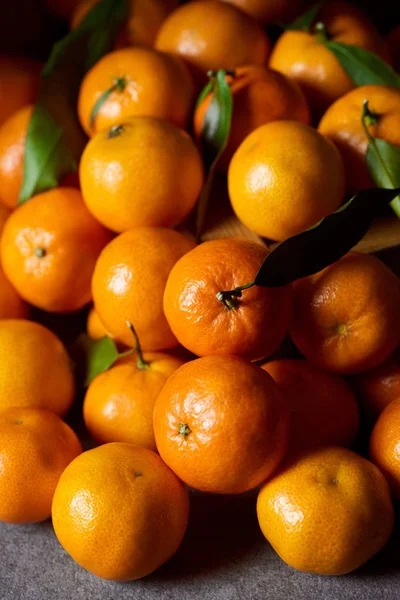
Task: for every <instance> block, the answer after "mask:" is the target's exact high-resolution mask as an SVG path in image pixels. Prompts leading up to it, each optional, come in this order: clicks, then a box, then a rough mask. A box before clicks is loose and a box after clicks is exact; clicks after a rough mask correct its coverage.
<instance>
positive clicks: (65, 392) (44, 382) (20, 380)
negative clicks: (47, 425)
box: [0, 319, 75, 417]
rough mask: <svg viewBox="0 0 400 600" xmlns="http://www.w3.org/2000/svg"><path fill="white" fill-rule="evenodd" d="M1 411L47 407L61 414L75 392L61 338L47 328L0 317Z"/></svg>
mask: <svg viewBox="0 0 400 600" xmlns="http://www.w3.org/2000/svg"><path fill="white" fill-rule="evenodd" d="M0 365H1V367H2V368H1V372H0V410H2V409H5V408H9V407H10V406H16V407H21V408H22V407H30V408H45V409H48V410H51V411H53V412H55V413H57V414H58V415H60V416H61V417H63V416H64V415H66V413H67V412H68V410H69V409H70V407H71V405H72V402H73V400H74V395H75V381H74V376H73V372H72V366H71V362H70V359H69V356H68V354H67V351H66V350H65V348H64V346H63V344H62V343H61V341H60V340H59V339H58V338H57V337H56V336H55V335H54V333H52V332H51V331H50V330H49V329H47V328H46V327H43V325H39V324H38V323H33V322H32V321H24V320H22V319H2V320H0Z"/></svg>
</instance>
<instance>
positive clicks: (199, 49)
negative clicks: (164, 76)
mask: <svg viewBox="0 0 400 600" xmlns="http://www.w3.org/2000/svg"><path fill="white" fill-rule="evenodd" d="M155 47H156V48H158V49H159V50H163V51H164V52H170V53H172V54H178V55H179V56H181V57H182V58H184V59H185V60H186V61H187V62H188V64H189V65H191V67H192V70H193V72H194V73H195V74H196V75H197V77H198V78H201V75H200V74H201V73H203V77H204V74H205V73H206V72H207V71H208V70H210V69H212V70H218V69H234V68H236V67H240V66H241V65H263V64H265V62H266V60H267V58H268V55H269V50H270V41H269V38H268V36H267V34H266V33H265V32H264V31H263V29H262V27H261V25H260V24H259V23H257V21H256V20H255V19H253V18H252V17H250V16H249V15H246V14H245V13H244V12H242V11H241V10H239V9H238V8H236V7H235V6H232V5H231V4H225V3H224V2H213V1H209V0H200V1H198V2H189V3H188V4H184V5H183V6H180V7H179V8H177V9H176V10H175V11H174V12H173V13H171V14H170V15H169V17H167V18H166V20H165V21H164V23H163V24H162V26H161V28H160V31H159V32H158V35H157V39H156V42H155Z"/></svg>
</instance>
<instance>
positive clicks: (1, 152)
mask: <svg viewBox="0 0 400 600" xmlns="http://www.w3.org/2000/svg"><path fill="white" fill-rule="evenodd" d="M32 111H33V107H32V106H24V108H21V109H20V110H19V111H18V112H16V113H15V114H13V115H12V116H11V117H10V118H9V119H8V120H7V121H6V122H5V123H4V124H3V125H2V127H1V128H0V202H2V203H3V204H4V205H5V206H7V207H8V208H10V209H14V208H15V207H16V206H17V204H18V198H19V193H20V191H21V185H22V180H23V175H24V154H25V140H26V134H27V131H28V125H29V121H30V119H31V115H32Z"/></svg>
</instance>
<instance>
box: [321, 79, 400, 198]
mask: <svg viewBox="0 0 400 600" xmlns="http://www.w3.org/2000/svg"><path fill="white" fill-rule="evenodd" d="M365 100H367V101H368V108H369V111H370V112H371V117H369V124H367V128H368V130H369V132H370V134H371V135H372V137H374V138H380V139H382V140H385V141H386V142H389V143H390V144H393V145H394V146H397V147H400V133H399V127H400V89H396V88H392V87H389V86H386V85H364V86H361V87H358V88H356V89H354V90H351V91H350V92H348V93H347V94H345V95H344V96H342V97H341V98H339V99H338V100H336V102H334V103H333V104H332V105H331V106H330V107H329V108H328V110H327V111H326V113H325V114H324V116H323V117H322V119H321V121H320V123H319V126H318V131H319V132H320V133H322V134H323V135H325V136H326V137H328V138H329V139H331V140H332V141H333V142H334V143H335V145H336V147H337V148H338V149H339V152H340V154H341V155H342V158H343V163H344V166H345V171H346V180H347V189H348V192H349V193H351V194H355V193H356V192H358V191H359V190H362V189H365V188H368V187H373V186H374V183H373V181H372V179H371V177H370V176H369V174H368V169H367V163H366V160H365V155H366V153H367V148H368V138H367V135H366V134H365V132H364V129H363V125H362V122H361V115H362V113H363V104H364V101H365ZM371 119H372V120H371Z"/></svg>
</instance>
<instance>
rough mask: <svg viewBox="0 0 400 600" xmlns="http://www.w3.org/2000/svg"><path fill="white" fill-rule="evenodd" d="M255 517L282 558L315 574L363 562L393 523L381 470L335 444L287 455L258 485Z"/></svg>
mask: <svg viewBox="0 0 400 600" xmlns="http://www.w3.org/2000/svg"><path fill="white" fill-rule="evenodd" d="M257 516H258V522H259V524H260V527H261V531H262V532H263V534H264V535H265V537H266V538H267V540H268V541H269V543H270V544H271V546H272V547H273V548H274V550H275V551H276V552H277V553H278V554H279V556H280V557H281V558H282V560H284V561H285V562H286V563H287V564H288V565H290V566H291V567H293V568H294V569H298V570H299V571H306V572H307V573H315V574H320V575H344V574H346V573H349V572H351V571H354V570H355V569H357V568H358V567H360V566H361V565H363V564H364V563H365V562H367V560H369V559H370V558H371V557H372V556H373V555H374V554H376V553H377V552H379V550H380V549H381V548H383V546H384V545H385V544H386V542H387V541H388V539H389V537H390V534H391V531H392V528H393V523H394V512H393V506H392V503H391V498H390V490H389V486H388V484H387V482H386V480H385V478H384V477H383V475H382V473H380V471H379V470H378V469H377V468H376V467H375V466H374V465H373V464H372V463H370V462H369V461H368V460H366V459H365V458H362V457H361V456H358V455H357V454H355V453H354V452H351V451H350V450H347V449H346V448H339V447H334V446H330V447H327V448H318V449H315V450H310V451H307V452H304V453H300V454H298V455H295V456H290V457H289V459H288V460H287V461H285V462H284V463H283V465H282V466H281V468H280V469H279V471H278V472H277V473H276V474H275V475H274V477H272V479H270V480H269V481H267V483H266V484H265V485H264V486H263V487H262V488H261V491H260V493H259V496H258V499H257Z"/></svg>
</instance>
